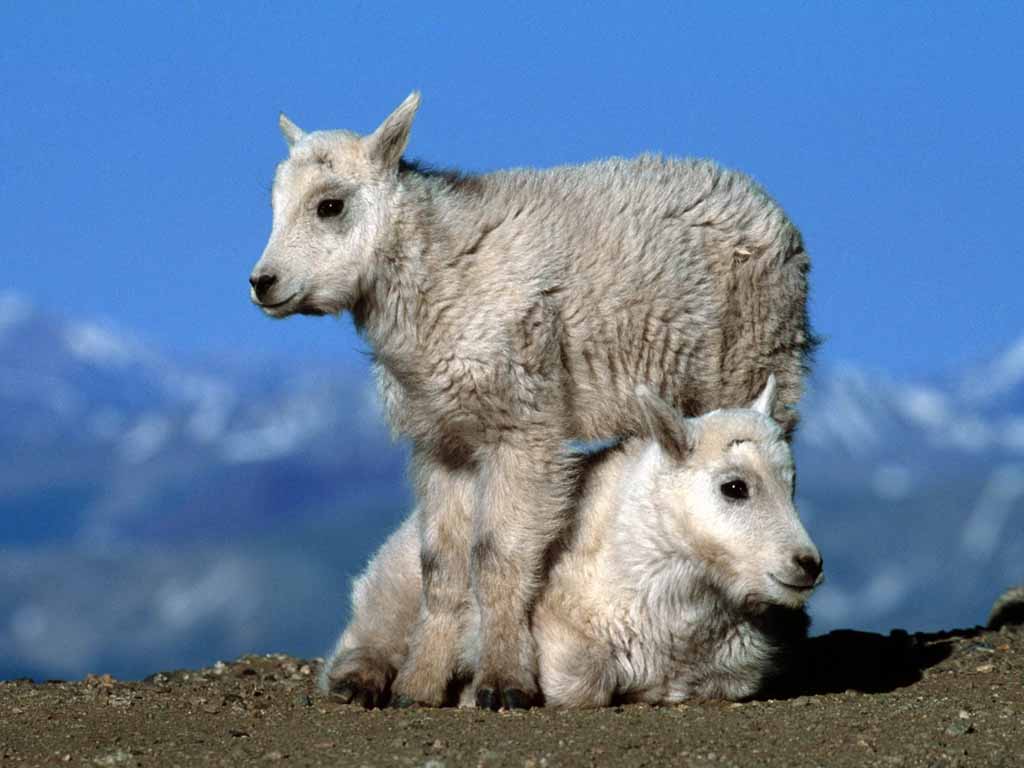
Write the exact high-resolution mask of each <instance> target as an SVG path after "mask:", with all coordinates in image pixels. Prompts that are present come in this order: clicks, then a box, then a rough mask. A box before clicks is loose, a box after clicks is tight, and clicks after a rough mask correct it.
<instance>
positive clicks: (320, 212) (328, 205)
mask: <svg viewBox="0 0 1024 768" xmlns="http://www.w3.org/2000/svg"><path fill="white" fill-rule="evenodd" d="M344 207H345V201H344V200H321V201H320V204H319V205H318V206H317V207H316V215H317V216H319V217H320V218H321V219H330V218H332V217H334V216H337V215H338V214H340V213H341V211H342V209H343V208H344Z"/></svg>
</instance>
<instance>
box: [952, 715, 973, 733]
mask: <svg viewBox="0 0 1024 768" xmlns="http://www.w3.org/2000/svg"><path fill="white" fill-rule="evenodd" d="M973 732H974V726H973V725H971V724H970V723H969V722H967V721H966V720H961V719H959V718H957V719H956V720H954V721H953V722H952V723H950V724H949V725H947V726H946V735H947V736H966V735H967V734H968V733H973Z"/></svg>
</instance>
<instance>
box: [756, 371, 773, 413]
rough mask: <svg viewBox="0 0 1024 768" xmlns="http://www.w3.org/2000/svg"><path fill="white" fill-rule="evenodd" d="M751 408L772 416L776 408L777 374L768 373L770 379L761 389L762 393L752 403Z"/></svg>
mask: <svg viewBox="0 0 1024 768" xmlns="http://www.w3.org/2000/svg"><path fill="white" fill-rule="evenodd" d="M750 408H751V410H754V411H757V412H758V413H763V414H764V415H765V416H771V415H772V412H773V411H774V410H775V374H774V373H770V374H768V381H767V382H766V383H765V385H764V389H762V390H761V394H760V395H758V396H757V399H756V400H755V401H754V402H752V403H751V404H750Z"/></svg>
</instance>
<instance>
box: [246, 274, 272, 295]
mask: <svg viewBox="0 0 1024 768" xmlns="http://www.w3.org/2000/svg"><path fill="white" fill-rule="evenodd" d="M276 282H277V275H268V274H266V273H264V274H262V275H250V276H249V285H251V286H252V289H253V290H254V291H256V298H257V299H262V298H263V297H264V296H266V295H267V291H269V290H270V288H271V286H272V285H273V284H274V283H276Z"/></svg>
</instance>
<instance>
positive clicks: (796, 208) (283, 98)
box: [0, 2, 1024, 375]
mask: <svg viewBox="0 0 1024 768" xmlns="http://www.w3.org/2000/svg"><path fill="white" fill-rule="evenodd" d="M891 5H892V4H888V3H857V4H830V3H796V2H793V3H782V4H778V3H775V4H763V5H754V4H745V3H738V4H734V5H732V6H731V7H725V6H723V5H722V4H717V3H715V4H712V3H707V4H699V5H696V4H686V3H671V4H664V5H645V6H639V5H637V4H631V3H630V4H627V3H621V4H616V3H603V4H578V5H573V4H549V3H544V4H535V5H521V6H517V7H515V8H512V7H510V6H511V4H509V5H508V6H503V7H492V6H491V5H490V4H482V3H479V4H478V3H452V4H431V5H427V4H423V3H398V4H383V3H353V4H347V3H332V4H316V3H306V4H302V5H298V4H283V3H279V4H260V3H244V4H243V3H221V4H216V5H214V4H206V3H204V4H200V3H190V4H186V3H176V4H164V5H158V4H150V3H89V4H70V3H46V4H42V6H41V5H40V4H38V3H28V2H15V3H4V4H3V5H2V7H0V148H2V151H3V159H4V167H3V173H2V175H0V217H2V224H3V228H2V229H3V233H4V242H3V246H2V250H0V259H2V266H3V272H2V277H0V291H3V290H4V289H13V290H15V291H17V292H18V293H21V294H24V295H25V296H27V297H29V298H30V299H31V300H33V301H34V302H35V303H36V304H37V305H39V306H42V307H44V308H48V309H52V310H55V311H60V312H65V313H67V314H70V315H72V316H78V315H85V316H91V317H98V318H102V319H107V320H109V321H110V322H112V323H113V324H115V325H116V326H118V327H121V328H123V329H128V330H130V331H133V332H135V333H137V334H139V335H140V336H141V337H143V338H146V339H150V340H152V341H153V342H154V343H157V344H159V345H160V346H162V347H164V348H166V349H168V350H170V351H172V352H173V353H175V354H183V355H209V354H221V353H233V354H260V355H271V356H283V357H296V358H303V357H305V358H317V359H330V358H339V359H346V358H345V356H346V355H348V354H349V351H350V350H352V349H353V348H355V347H357V346H358V343H357V342H356V340H355V338H354V334H353V333H352V331H351V323H350V321H349V320H348V319H347V318H345V319H343V320H342V321H341V322H340V323H339V322H336V321H333V320H331V319H307V318H301V319H291V320H288V321H285V322H278V323H275V322H272V321H270V320H268V319H266V318H264V317H262V316H261V315H260V314H259V313H258V312H257V311H256V310H255V308H253V307H251V306H250V305H249V302H248V296H247V288H248V286H247V284H246V278H247V276H248V273H249V270H250V268H251V266H252V264H253V263H254V262H255V260H256V259H257V258H258V256H259V254H260V251H261V250H262V248H263V245H264V242H265V239H266V236H267V234H268V232H269V229H270V208H269V192H268V189H269V184H270V180H271V177H272V173H273V168H274V165H275V163H276V162H278V161H279V160H280V159H282V158H283V157H284V154H285V147H284V144H283V142H282V140H281V137H280V135H279V134H278V132H277V128H276V116H277V112H278V111H279V110H282V109H283V110H285V111H287V112H288V114H289V115H290V116H291V117H292V118H293V119H294V120H295V121H296V122H298V123H299V124H300V125H302V126H303V127H305V128H307V129H312V128H333V127H346V128H351V129H354V130H358V131H361V132H362V131H368V130H370V129H372V128H373V127H374V126H375V125H376V124H377V123H378V122H379V120H380V119H382V118H383V117H384V116H385V115H386V114H387V112H388V111H390V109H391V108H393V107H394V106H395V105H397V104H398V103H399V101H401V99H402V98H403V97H404V96H405V95H406V94H407V93H408V92H409V91H410V90H412V89H413V88H418V89H420V90H422V92H423V105H422V107H421V109H420V113H419V116H418V118H417V122H416V126H415V128H414V131H413V137H412V142H411V146H410V154H411V155H414V156H418V157H421V158H423V159H426V160H429V161H432V162H434V163H438V164H442V165H457V166H461V167H464V168H467V169H472V170H487V169H493V168H499V167H505V166H526V165H529V166H547V165H552V164H559V163H571V162H579V161H584V160H587V159H591V158H596V157H603V156H608V155H616V154H621V155H632V154H636V153H639V152H641V151H647V150H650V151H658V152H663V153H666V154H672V155H695V156H710V157H714V158H716V159H718V160H720V161H721V162H722V163H724V164H726V165H729V166H732V167H736V168H739V169H742V170H744V171H746V172H748V173H750V174H751V175H753V176H754V177H756V178H757V179H758V180H760V181H761V182H762V183H763V184H764V185H765V186H766V187H767V188H768V190H769V191H770V192H771V193H772V194H773V195H774V196H775V197H776V198H777V199H778V200H779V201H780V202H781V203H782V205H783V206H784V207H785V208H786V210H787V211H788V212H789V213H790V215H791V216H792V217H793V218H794V220H795V221H796V222H797V224H798V225H799V226H800V227H801V229H802V230H803V232H804V235H805V238H806V240H807V243H808V246H809V250H810V252H811V256H812V259H813V261H814V273H813V276H812V290H813V297H812V317H813V320H814V322H815V325H816V327H817V329H818V330H819V332H820V333H822V334H823V335H825V336H826V337H827V343H826V345H825V347H824V348H823V350H822V353H821V355H820V357H819V360H820V361H821V362H822V363H825V364H828V363H832V362H837V361H852V362H855V363H858V364H862V365H866V366H869V367H872V368H875V369H881V370H889V371H892V372H894V373H897V374H903V375H905V374H921V373H927V372H935V371H947V370H951V369H955V368H956V366H958V365H960V364H964V363H969V362H973V361H977V360H979V359H983V358H985V357H987V356H988V355H990V354H993V353H996V352H998V351H999V350H1000V349H1001V348H1003V347H1004V346H1006V345H1007V344H1009V343H1010V342H1012V341H1014V340H1015V339H1017V338H1018V337H1019V336H1020V335H1021V334H1022V333H1024V321H1022V318H1021V307H1022V306H1024V302H1022V300H1021V296H1020V294H1021V284H1020V283H1021V277H1022V276H1024V269H1022V268H1021V263H1020V262H1021V256H1022V255H1024V235H1022V227H1021V226H1020V224H1019V222H1020V219H1021V211H1020V208H1021V202H1022V197H1024V194H1022V193H1024V125H1022V122H1024V121H1022V118H1024V78H1022V77H1021V71H1022V69H1021V67H1022V65H1021V51H1022V50H1024V11H1022V8H1024V6H1021V5H1020V4H1010V3H1006V4H1002V3H989V4H984V5H983V6H979V7H970V8H966V7H964V6H960V5H953V4H948V5H947V4H936V3H934V2H933V3H911V4H900V5H899V7H898V8H894V7H891Z"/></svg>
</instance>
